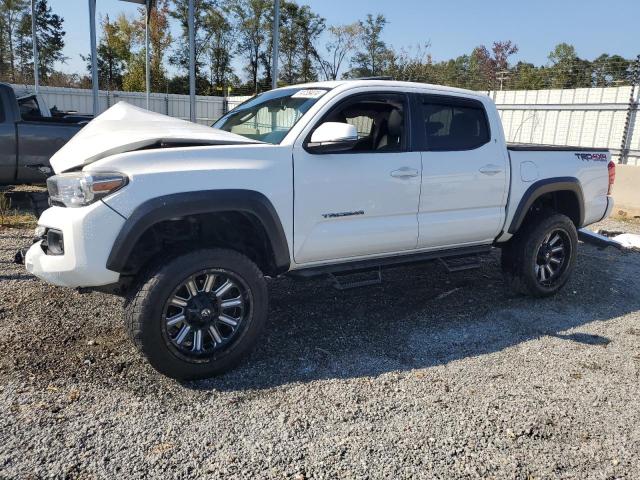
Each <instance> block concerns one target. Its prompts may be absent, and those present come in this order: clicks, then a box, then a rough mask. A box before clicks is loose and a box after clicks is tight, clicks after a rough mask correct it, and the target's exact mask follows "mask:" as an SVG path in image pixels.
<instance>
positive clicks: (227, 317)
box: [125, 249, 268, 380]
mask: <svg viewBox="0 0 640 480" xmlns="http://www.w3.org/2000/svg"><path fill="white" fill-rule="evenodd" d="M267 302H268V301H267V288H266V283H265V280H264V277H263V276H262V273H261V272H260V270H259V269H258V267H257V266H256V265H255V264H254V263H253V262H252V261H251V260H250V259H248V258H247V257H245V256H244V255H242V254H240V253H238V252H235V251H232V250H225V249H203V250H197V251H194V252H191V253H188V254H185V255H182V256H179V257H176V258H173V259H172V260H169V261H167V262H164V263H158V264H156V265H155V266H153V267H151V268H150V269H149V270H148V272H147V273H146V274H144V275H143V278H142V279H141V281H140V282H139V283H138V286H137V288H134V291H133V292H132V293H131V295H130V296H129V299H128V300H127V303H126V306H125V323H126V325H127V328H128V330H129V333H130V336H131V337H132V339H133V341H134V343H135V344H136V346H137V347H138V349H139V350H140V351H141V352H142V353H143V354H144V355H145V357H147V359H148V360H149V363H150V364H151V365H152V366H153V367H154V368H155V369H156V370H158V371H159V372H160V373H163V374H165V375H167V376H169V377H172V378H175V379H178V380H193V379H199V378H206V377H211V376H214V375H217V374H220V373H223V372H225V371H227V370H229V369H230V368H232V367H234V366H235V365H236V364H237V363H238V362H239V361H240V360H241V359H242V358H243V357H244V356H245V355H246V354H248V353H249V351H250V350H251V349H252V347H253V346H254V345H255V343H256V341H257V339H258V337H259V335H260V332H261V330H262V327H263V325H264V323H265V320H266V316H267Z"/></svg>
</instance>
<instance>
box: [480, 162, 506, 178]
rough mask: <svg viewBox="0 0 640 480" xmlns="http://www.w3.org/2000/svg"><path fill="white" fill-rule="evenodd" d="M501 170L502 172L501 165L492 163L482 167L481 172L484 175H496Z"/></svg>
mask: <svg viewBox="0 0 640 480" xmlns="http://www.w3.org/2000/svg"><path fill="white" fill-rule="evenodd" d="M500 172H502V168H500V166H499V165H493V164H491V163H490V164H489V165H485V166H484V167H481V168H480V173H482V174H484V175H496V174H498V173H500Z"/></svg>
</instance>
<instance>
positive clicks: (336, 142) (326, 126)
mask: <svg viewBox="0 0 640 480" xmlns="http://www.w3.org/2000/svg"><path fill="white" fill-rule="evenodd" d="M357 141H358V130H357V129H356V127H355V125H350V124H348V123H339V122H325V123H323V124H322V125H320V126H319V127H318V128H316V130H315V131H314V132H313V135H311V141H310V142H309V143H308V144H307V149H308V150H311V151H313V152H327V153H328V152H343V151H345V150H349V149H351V148H352V147H353V146H354V145H355V144H356V142H357Z"/></svg>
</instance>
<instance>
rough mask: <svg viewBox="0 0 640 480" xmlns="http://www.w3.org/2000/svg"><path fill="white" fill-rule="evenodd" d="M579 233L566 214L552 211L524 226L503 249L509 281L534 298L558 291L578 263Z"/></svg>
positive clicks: (516, 288)
mask: <svg viewBox="0 0 640 480" xmlns="http://www.w3.org/2000/svg"><path fill="white" fill-rule="evenodd" d="M577 245H578V233H577V231H576V227H575V225H574V224H573V222H572V221H571V219H569V218H568V217H567V216H565V215H562V214H559V213H550V214H548V215H545V216H543V217H541V218H539V219H537V220H535V221H532V222H531V223H529V224H528V225H527V226H525V227H524V228H523V229H522V230H521V231H519V232H517V233H516V235H515V236H514V237H513V238H512V239H511V240H510V241H509V243H508V244H507V245H505V246H504V247H503V249H502V270H503V273H504V276H505V281H506V283H507V284H508V285H509V286H510V287H511V288H512V289H513V290H515V291H516V292H519V293H523V294H527V295H531V296H534V297H547V296H550V295H553V294H555V293H556V292H558V290H560V289H561V288H562V287H563V286H564V285H565V284H566V283H567V281H568V280H569V277H570V276H571V274H572V273H573V270H574V267H575V263H576V248H577Z"/></svg>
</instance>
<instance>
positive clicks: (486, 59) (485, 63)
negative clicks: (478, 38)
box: [472, 40, 518, 90]
mask: <svg viewBox="0 0 640 480" xmlns="http://www.w3.org/2000/svg"><path fill="white" fill-rule="evenodd" d="M516 53H518V46H517V45H515V44H514V43H513V42H511V40H507V41H504V42H493V46H492V47H491V52H489V50H488V49H487V47H485V46H484V45H480V46H479V47H476V48H475V50H474V51H473V53H472V57H474V59H475V60H476V61H477V62H478V68H479V72H480V75H481V76H482V78H483V80H484V85H483V87H484V88H486V89H488V90H494V89H496V88H497V87H498V75H500V77H501V78H504V75H505V74H506V73H507V72H508V70H509V57H510V56H511V55H514V54H516ZM500 87H502V82H501V83H500Z"/></svg>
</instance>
